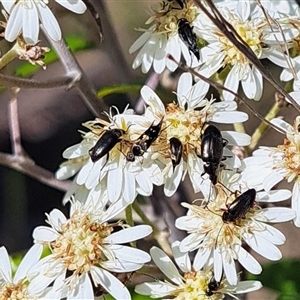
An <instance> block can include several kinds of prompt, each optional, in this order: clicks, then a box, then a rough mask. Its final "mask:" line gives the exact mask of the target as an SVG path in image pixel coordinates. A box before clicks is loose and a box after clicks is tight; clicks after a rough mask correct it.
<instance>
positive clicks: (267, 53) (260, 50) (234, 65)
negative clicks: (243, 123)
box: [195, 1, 298, 100]
mask: <svg viewBox="0 0 300 300" xmlns="http://www.w3.org/2000/svg"><path fill="white" fill-rule="evenodd" d="M237 5H238V8H237V9H236V10H234V11H229V10H228V8H227V7H223V8H222V6H220V7H219V11H220V13H221V14H222V16H223V17H224V18H225V19H226V20H227V21H228V22H229V23H230V24H231V25H232V26H233V27H234V28H235V30H236V32H237V33H238V34H239V36H240V37H241V38H242V39H243V41H244V42H246V43H247V44H248V46H249V47H250V48H251V49H252V51H253V52H254V54H255V55H256V56H257V58H258V59H265V58H267V59H269V60H270V61H272V62H273V63H274V64H276V65H278V66H281V67H283V68H288V67H289V66H290V63H292V61H291V60H289V58H288V56H286V55H285V54H283V53H282V50H281V49H282V48H281V47H280V45H281V46H282V45H283V44H284V43H285V42H289V41H290V40H291V39H292V38H294V37H296V36H297V35H298V30H297V29H295V28H292V26H290V25H288V24H287V22H285V21H286V20H285V19H283V20H281V19H276V22H277V24H279V25H281V30H279V29H278V28H277V27H276V26H274V28H273V27H272V28H270V26H269V23H268V22H267V21H266V19H265V17H264V15H263V12H262V10H261V9H260V8H259V7H258V6H256V8H255V9H254V11H253V10H251V9H250V3H249V2H248V1H239V2H238V4H237ZM195 31H196V33H197V34H198V35H199V36H201V37H202V38H203V39H204V40H205V41H207V43H208V45H207V46H206V47H203V48H202V49H201V62H200V63H203V65H202V66H201V68H200V69H199V73H200V74H202V75H204V76H206V77H208V78H209V77H210V76H212V75H213V74H215V73H216V72H218V71H219V70H221V69H222V68H226V70H228V75H227V77H226V79H225V82H224V86H225V87H226V88H228V89H230V90H232V91H233V92H237V90H238V86H239V82H241V84H242V88H243V91H244V93H245V95H246V96H247V97H248V98H249V99H254V100H259V99H260V98H261V95H262V91H263V77H262V75H261V73H260V72H259V71H258V70H257V69H256V67H255V66H253V65H252V64H251V63H250V62H249V61H248V59H247V58H246V56H245V55H244V54H242V53H240V52H239V50H237V49H236V47H235V46H234V45H233V44H232V43H231V42H230V41H229V40H228V39H227V38H226V37H225V36H224V34H223V33H222V32H221V31H220V30H219V29H218V28H217V27H216V26H215V25H214V24H213V23H212V22H211V21H210V20H209V19H208V18H207V17H204V16H202V15H201V18H198V19H197V21H195ZM282 33H283V34H282ZM223 73H224V72H223ZM223 97H224V98H225V99H226V100H233V99H234V95H232V94H231V93H229V92H227V91H223Z"/></svg>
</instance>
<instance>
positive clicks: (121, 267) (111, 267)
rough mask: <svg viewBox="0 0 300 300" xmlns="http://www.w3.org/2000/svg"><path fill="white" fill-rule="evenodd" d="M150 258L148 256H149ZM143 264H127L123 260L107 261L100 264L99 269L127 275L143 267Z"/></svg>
mask: <svg viewBox="0 0 300 300" xmlns="http://www.w3.org/2000/svg"><path fill="white" fill-rule="evenodd" d="M149 257H150V256H149ZM143 265H144V264H143V263H140V264H139V263H135V262H128V261H124V260H117V259H115V260H107V261H102V262H101V267H102V268H103V269H105V270H108V271H110V272H116V273H127V272H134V271H137V270H139V269H141V268H142V267H143Z"/></svg>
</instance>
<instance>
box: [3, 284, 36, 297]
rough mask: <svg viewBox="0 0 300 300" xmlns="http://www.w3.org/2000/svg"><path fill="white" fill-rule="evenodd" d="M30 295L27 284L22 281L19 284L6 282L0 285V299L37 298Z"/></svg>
mask: <svg viewBox="0 0 300 300" xmlns="http://www.w3.org/2000/svg"><path fill="white" fill-rule="evenodd" d="M35 299H38V298H37V297H36V298H34V299H33V298H32V296H30V298H29V295H28V289H27V285H26V284H24V283H23V282H22V281H20V282H18V283H17V284H13V283H8V282H5V283H3V284H2V285H1V286H0V300H35Z"/></svg>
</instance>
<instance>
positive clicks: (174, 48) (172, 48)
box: [166, 37, 181, 72]
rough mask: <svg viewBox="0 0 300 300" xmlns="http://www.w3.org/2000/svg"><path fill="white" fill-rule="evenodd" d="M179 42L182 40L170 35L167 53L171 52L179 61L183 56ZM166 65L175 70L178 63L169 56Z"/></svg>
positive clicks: (172, 70)
mask: <svg viewBox="0 0 300 300" xmlns="http://www.w3.org/2000/svg"><path fill="white" fill-rule="evenodd" d="M179 43H180V42H179V41H178V39H176V38H175V37H170V38H169V39H168V42H167V49H166V53H167V54H171V55H172V56H173V57H174V59H175V60H176V61H179V60H180V56H181V47H180V44H179ZM166 66H167V68H168V69H169V70H170V71H171V72H174V71H175V70H176V69H177V68H178V65H177V64H176V63H175V62H173V61H172V60H171V59H168V58H167V60H166Z"/></svg>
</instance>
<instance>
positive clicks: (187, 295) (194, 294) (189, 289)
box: [173, 271, 224, 300]
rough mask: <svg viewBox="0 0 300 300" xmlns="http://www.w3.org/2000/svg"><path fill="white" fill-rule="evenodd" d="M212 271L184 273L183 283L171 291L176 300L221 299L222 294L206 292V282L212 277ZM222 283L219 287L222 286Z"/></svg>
mask: <svg viewBox="0 0 300 300" xmlns="http://www.w3.org/2000/svg"><path fill="white" fill-rule="evenodd" d="M212 276H213V274H212V272H207V271H198V272H186V273H184V276H183V278H184V283H183V284H181V286H179V288H178V289H177V290H175V291H174V292H173V295H174V296H175V298H174V299H176V300H218V299H223V298H224V294H222V293H215V292H216V291H213V292H212V294H211V295H208V294H207V290H208V284H209V282H210V279H211V278H212ZM222 287H223V286H222V283H221V285H220V287H219V288H222Z"/></svg>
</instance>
